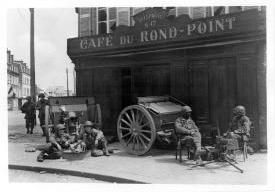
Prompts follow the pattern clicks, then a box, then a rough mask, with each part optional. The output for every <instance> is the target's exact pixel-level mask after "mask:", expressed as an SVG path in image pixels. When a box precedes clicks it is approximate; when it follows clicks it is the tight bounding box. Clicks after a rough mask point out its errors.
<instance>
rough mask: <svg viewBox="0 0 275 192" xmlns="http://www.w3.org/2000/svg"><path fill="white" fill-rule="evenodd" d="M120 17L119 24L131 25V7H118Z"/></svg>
mask: <svg viewBox="0 0 275 192" xmlns="http://www.w3.org/2000/svg"><path fill="white" fill-rule="evenodd" d="M117 12H118V18H117V21H118V23H117V26H119V25H126V26H129V23H130V22H129V18H130V9H129V7H118V8H117Z"/></svg>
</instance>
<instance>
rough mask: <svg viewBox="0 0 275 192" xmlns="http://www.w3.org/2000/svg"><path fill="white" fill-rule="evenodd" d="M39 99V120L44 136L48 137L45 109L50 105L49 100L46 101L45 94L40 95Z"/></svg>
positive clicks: (37, 105) (37, 107)
mask: <svg viewBox="0 0 275 192" xmlns="http://www.w3.org/2000/svg"><path fill="white" fill-rule="evenodd" d="M38 98H40V100H39V101H38V102H37V104H36V109H37V110H39V114H38V118H39V121H40V127H41V129H42V131H43V135H42V136H46V130H45V107H46V105H49V102H48V100H46V99H45V95H44V94H43V93H40V94H39V95H38Z"/></svg>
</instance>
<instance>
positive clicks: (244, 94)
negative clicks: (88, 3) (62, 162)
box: [67, 7, 267, 148]
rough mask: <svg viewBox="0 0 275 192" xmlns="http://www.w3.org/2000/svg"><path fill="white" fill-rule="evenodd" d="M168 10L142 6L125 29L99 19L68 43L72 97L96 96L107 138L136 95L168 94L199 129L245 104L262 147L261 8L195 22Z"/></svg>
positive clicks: (223, 124) (225, 119) (224, 120)
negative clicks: (72, 70)
mask: <svg viewBox="0 0 275 192" xmlns="http://www.w3.org/2000/svg"><path fill="white" fill-rule="evenodd" d="M171 9H172V8H160V7H155V8H148V9H145V10H143V11H141V12H139V13H137V14H134V15H132V16H131V19H132V20H131V22H132V23H131V24H130V25H129V26H126V25H122V24H121V25H119V24H118V23H116V22H112V20H110V22H111V23H110V22H109V21H107V22H106V23H105V24H106V26H107V27H109V28H107V27H106V28H104V25H101V23H100V22H98V23H97V26H98V27H97V29H96V28H93V22H94V21H91V22H89V24H87V25H88V26H86V27H87V29H88V31H90V32H89V33H88V35H86V36H85V35H80V37H77V38H70V39H68V40H67V53H68V55H69V57H70V58H71V60H72V62H73V63H74V65H75V71H76V95H77V96H93V97H95V99H96V102H97V103H99V104H100V105H101V109H102V119H103V131H104V132H105V133H106V134H112V135H115V134H116V121H117V118H118V115H119V113H120V112H121V110H122V109H123V108H124V107H126V106H128V105H131V104H134V103H135V102H136V98H137V97H139V96H163V95H171V96H173V97H175V98H177V99H179V100H181V101H183V102H184V103H186V104H188V105H190V106H191V107H192V110H193V113H192V116H193V119H194V120H195V122H196V123H197V124H198V125H199V127H200V128H201V129H204V127H207V126H205V125H212V124H218V125H219V128H220V130H221V132H225V131H226V130H227V129H228V127H229V122H230V119H231V113H232V109H233V108H234V106H236V105H243V106H245V107H246V110H247V115H248V116H249V117H250V118H251V120H252V122H253V129H252V130H251V135H252V144H253V146H254V147H255V148H266V147H267V141H266V134H267V131H266V25H265V22H266V14H265V10H263V9H249V10H242V11H239V12H233V13H223V14H212V15H207V14H206V15H205V17H203V18H194V17H193V18H192V17H190V15H188V14H181V15H179V14H178V15H173V14H170V13H171ZM77 11H78V13H79V17H81V16H82V18H85V17H84V16H83V15H81V14H80V13H81V11H80V10H77ZM93 14H94V16H95V17H97V18H100V17H101V16H102V15H100V14H101V13H100V12H96V13H92V12H90V15H93ZM107 17H108V18H110V13H109V14H108V13H107ZM80 24H81V23H80ZM82 25H83V23H82ZM102 26H103V27H102ZM100 27H101V28H100ZM100 31H103V32H104V33H100Z"/></svg>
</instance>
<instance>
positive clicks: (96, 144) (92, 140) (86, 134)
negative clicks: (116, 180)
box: [80, 121, 110, 157]
mask: <svg viewBox="0 0 275 192" xmlns="http://www.w3.org/2000/svg"><path fill="white" fill-rule="evenodd" d="M80 139H81V140H82V143H81V145H82V147H85V148H86V149H88V150H89V149H91V156H94V157H98V156H101V155H106V156H109V155H110V154H109V151H108V148H107V141H106V139H105V137H104V135H103V132H102V131H100V130H98V129H96V128H95V126H94V124H93V123H92V122H91V121H86V122H85V124H84V131H83V133H82V134H81V136H80Z"/></svg>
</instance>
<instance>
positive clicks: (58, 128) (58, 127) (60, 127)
mask: <svg viewBox="0 0 275 192" xmlns="http://www.w3.org/2000/svg"><path fill="white" fill-rule="evenodd" d="M56 129H57V130H62V129H66V127H65V125H63V124H58V125H57V126H56Z"/></svg>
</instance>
